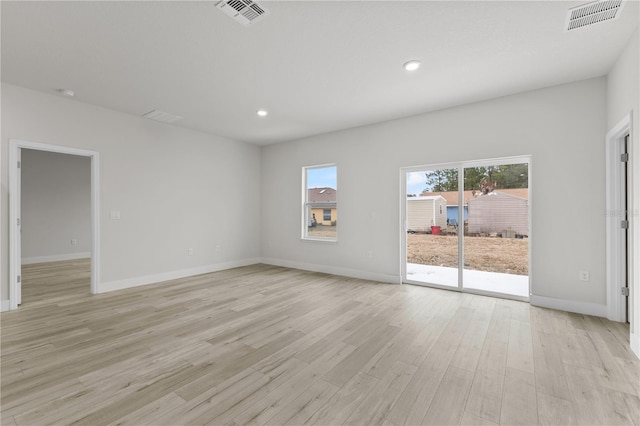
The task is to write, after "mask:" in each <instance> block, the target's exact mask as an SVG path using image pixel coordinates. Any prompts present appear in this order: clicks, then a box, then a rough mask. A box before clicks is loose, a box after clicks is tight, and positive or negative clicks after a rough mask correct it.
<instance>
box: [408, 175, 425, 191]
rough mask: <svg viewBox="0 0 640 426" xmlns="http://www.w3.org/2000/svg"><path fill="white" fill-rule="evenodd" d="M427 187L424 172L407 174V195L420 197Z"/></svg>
mask: <svg viewBox="0 0 640 426" xmlns="http://www.w3.org/2000/svg"><path fill="white" fill-rule="evenodd" d="M426 187H427V176H426V175H425V172H409V173H407V194H415V195H420V194H421V193H422V191H424V189H425V188H426Z"/></svg>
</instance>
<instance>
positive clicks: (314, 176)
mask: <svg viewBox="0 0 640 426" xmlns="http://www.w3.org/2000/svg"><path fill="white" fill-rule="evenodd" d="M337 181H338V177H337V169H336V166H330V167H318V168H313V169H307V188H325V187H328V188H333V189H336V190H337V189H338V184H337Z"/></svg>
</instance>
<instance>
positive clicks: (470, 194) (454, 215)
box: [420, 188, 529, 224]
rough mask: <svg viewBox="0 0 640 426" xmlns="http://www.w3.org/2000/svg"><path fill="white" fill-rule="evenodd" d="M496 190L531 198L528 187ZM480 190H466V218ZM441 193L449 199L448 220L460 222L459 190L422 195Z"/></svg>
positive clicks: (430, 193) (450, 222)
mask: <svg viewBox="0 0 640 426" xmlns="http://www.w3.org/2000/svg"><path fill="white" fill-rule="evenodd" d="M495 192H501V193H503V194H508V195H515V196H516V197H520V198H526V199H529V189H528V188H512V189H497V190H496V191H495ZM479 194H480V191H464V198H463V200H464V204H463V206H464V218H463V219H464V220H467V219H468V218H469V204H468V203H469V200H471V199H472V198H476V197H478V196H479ZM433 195H440V196H442V197H444V199H445V200H447V221H448V223H449V224H457V223H458V191H445V192H423V193H422V194H420V196H433Z"/></svg>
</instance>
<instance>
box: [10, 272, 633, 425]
mask: <svg viewBox="0 0 640 426" xmlns="http://www.w3.org/2000/svg"><path fill="white" fill-rule="evenodd" d="M88 268H89V266H88V262H86V261H72V262H61V263H55V264H41V265H32V266H28V267H25V270H24V304H23V306H22V307H21V308H20V309H19V310H18V311H15V312H8V313H3V314H2V315H1V320H2V324H1V328H2V346H1V348H2V353H1V355H2V358H1V370H2V371H1V380H2V384H1V391H2V396H1V400H0V401H1V404H2V407H1V416H2V417H1V421H2V425H13V424H19V425H40V424H82V425H102V424H129V425H142V424H151V425H181V424H190V425H191V424H193V425H196V424H198V425H199V424H220V425H244V424H256V425H257V424H272V425H282V424H320V425H338V424H358V425H376V424H380V425H404V424H411V425H413V424H416V425H417V424H421V423H423V424H439V425H447V424H464V425H469V424H478V425H491V424H509V425H511V424H558V425H565V424H603V425H605V424H606V425H610V424H633V423H634V422H635V424H639V423H640V399H639V398H640V361H639V360H638V359H637V358H636V357H635V356H634V355H633V354H632V353H631V351H630V350H629V349H628V334H629V330H628V327H627V326H626V325H624V324H619V323H613V322H610V321H607V320H604V319H601V318H595V317H589V316H584V315H576V314H570V313H566V312H560V311H553V310H547V309H540V308H535V307H530V306H529V305H528V304H526V303H522V302H515V301H508V300H501V299H493V298H488V297H482V296H474V295H469V294H460V293H455V292H448V291H442V290H435V289H429V288H423V287H414V286H408V285H403V286H398V285H387V284H379V283H373V282H367V281H362V280H356V279H348V278H343V277H337V276H331V275H324V274H318V273H311V272H303V271H299V270H293V269H286V268H279V267H272V266H265V265H255V266H249V267H244V268H237V269H232V270H227V271H222V272H217V273H212V274H207V275H201V276H197V277H191V278H187V279H180V280H175V281H171V282H168V283H164V284H158V285H151V286H145V287H139V288H137V289H130V290H123V291H118V292H111V293H106V294H101V295H95V296H91V295H89V270H88Z"/></svg>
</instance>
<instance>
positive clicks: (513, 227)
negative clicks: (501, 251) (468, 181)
mask: <svg viewBox="0 0 640 426" xmlns="http://www.w3.org/2000/svg"><path fill="white" fill-rule="evenodd" d="M512 192H513V191H512ZM468 224H469V230H468V232H469V234H490V233H498V234H501V235H502V236H507V237H515V235H516V234H520V235H529V200H528V199H527V198H523V197H518V196H516V195H511V194H508V193H506V192H505V190H499V191H493V192H490V193H489V194H486V195H480V196H478V197H475V198H472V199H471V200H469V219H468Z"/></svg>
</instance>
